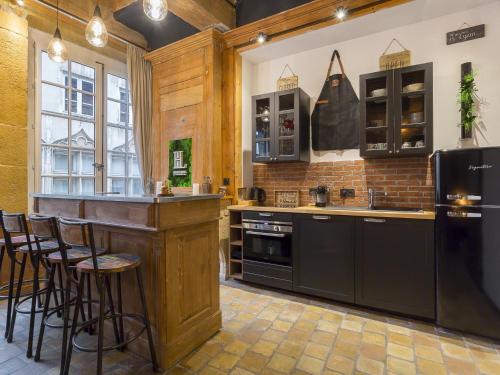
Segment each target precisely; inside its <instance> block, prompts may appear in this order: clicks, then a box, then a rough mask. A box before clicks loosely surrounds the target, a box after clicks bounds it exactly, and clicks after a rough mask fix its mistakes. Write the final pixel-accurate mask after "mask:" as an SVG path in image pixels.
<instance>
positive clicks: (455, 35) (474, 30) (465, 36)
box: [446, 24, 486, 45]
mask: <svg viewBox="0 0 500 375" xmlns="http://www.w3.org/2000/svg"><path fill="white" fill-rule="evenodd" d="M485 36H486V27H485V25H484V24H483V25H478V26H472V27H467V28H466V29H460V30H456V31H450V32H449V33H447V34H446V44H448V45H450V44H456V43H463V42H468V41H469V40H474V39H479V38H484V37H485Z"/></svg>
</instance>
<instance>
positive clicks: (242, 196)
mask: <svg viewBox="0 0 500 375" xmlns="http://www.w3.org/2000/svg"><path fill="white" fill-rule="evenodd" d="M266 198H267V196H266V191H265V190H264V189H261V188H258V187H249V188H246V187H245V188H239V189H238V200H239V201H241V202H242V203H243V202H255V203H256V204H258V205H259V206H263V205H264V203H265V202H266ZM238 203H240V202H238ZM248 205H249V206H253V205H255V204H248Z"/></svg>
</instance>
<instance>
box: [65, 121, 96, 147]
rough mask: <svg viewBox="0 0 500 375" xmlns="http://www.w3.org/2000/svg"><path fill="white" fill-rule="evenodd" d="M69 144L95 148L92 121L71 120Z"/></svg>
mask: <svg viewBox="0 0 500 375" xmlns="http://www.w3.org/2000/svg"><path fill="white" fill-rule="evenodd" d="M71 145H72V146H73V147H81V148H95V125H94V123H92V122H84V121H77V120H72V121H71Z"/></svg>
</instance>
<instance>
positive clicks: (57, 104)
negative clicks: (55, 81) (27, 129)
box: [42, 83, 68, 114]
mask: <svg viewBox="0 0 500 375" xmlns="http://www.w3.org/2000/svg"><path fill="white" fill-rule="evenodd" d="M42 111H48V112H55V113H64V114H66V113H68V90H66V89H62V88H60V87H56V86H52V85H49V84H47V83H43V84H42Z"/></svg>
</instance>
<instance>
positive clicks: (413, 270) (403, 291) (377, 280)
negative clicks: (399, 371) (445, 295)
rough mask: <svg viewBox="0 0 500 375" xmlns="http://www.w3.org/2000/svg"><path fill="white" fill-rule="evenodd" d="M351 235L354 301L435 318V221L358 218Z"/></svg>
mask: <svg viewBox="0 0 500 375" xmlns="http://www.w3.org/2000/svg"><path fill="white" fill-rule="evenodd" d="M356 233H357V235H356V303H357V304H360V305H365V306H369V307H374V308H379V309H384V310H389V311H393V312H397V313H403V314H407V315H413V316H419V317H424V318H429V319H434V318H435V271H434V269H435V266H434V264H435V260H434V223H433V222H432V221H427V220H406V219H379V218H359V219H357V227H356Z"/></svg>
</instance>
